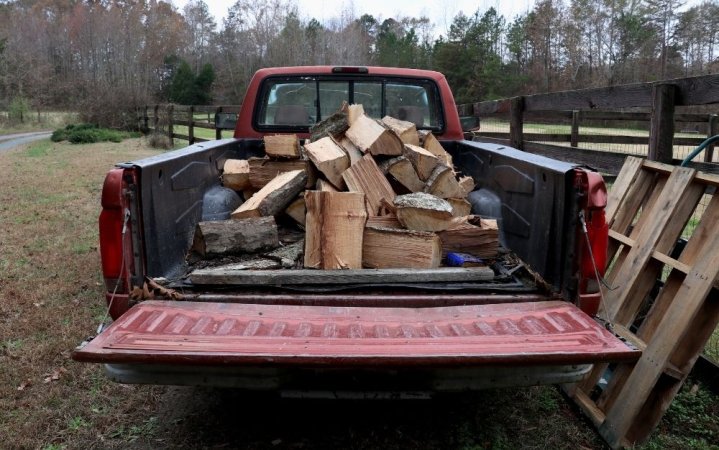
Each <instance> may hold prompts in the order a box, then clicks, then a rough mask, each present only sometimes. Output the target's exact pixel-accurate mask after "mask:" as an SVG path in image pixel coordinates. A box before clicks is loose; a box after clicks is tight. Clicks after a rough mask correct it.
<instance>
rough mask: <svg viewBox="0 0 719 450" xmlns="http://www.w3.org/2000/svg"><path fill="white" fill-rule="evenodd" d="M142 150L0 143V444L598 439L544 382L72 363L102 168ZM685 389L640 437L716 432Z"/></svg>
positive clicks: (718, 418) (91, 319) (516, 444)
mask: <svg viewBox="0 0 719 450" xmlns="http://www.w3.org/2000/svg"><path fill="white" fill-rule="evenodd" d="M155 153H157V151H155V150H151V149H149V147H147V146H146V145H144V144H142V143H141V141H140V140H137V139H135V140H129V141H125V142H124V143H122V144H110V143H103V144H91V145H79V146H78V145H69V144H63V143H60V144H53V143H50V142H49V141H43V142H40V143H37V144H33V145H31V146H29V147H25V148H23V149H20V150H19V151H13V152H9V153H4V154H2V155H0V180H2V182H1V183H0V346H1V347H0V436H1V437H3V441H2V442H1V443H0V448H28V449H47V450H50V449H62V448H67V449H75V448H128V447H129V448H345V447H347V448H378V447H379V448H390V449H394V448H408V447H409V448H464V449H482V448H557V449H575V448H602V444H601V440H600V439H599V438H598V436H597V434H596V433H595V432H594V431H593V429H592V427H591V425H590V424H589V423H588V422H587V421H586V420H584V419H582V418H580V417H579V416H578V415H577V414H576V410H575V408H574V407H572V406H571V405H570V403H568V402H566V401H565V400H564V399H563V398H562V396H561V395H560V394H559V392H558V390H557V389H556V388H554V387H537V388H528V389H510V390H492V391H485V392H481V393H478V394H476V395H462V396H459V397H457V396H455V397H450V398H446V399H444V400H438V401H422V402H417V401H394V402H378V401H370V402H339V401H329V402H327V401H326V402H318V401H307V400H277V399H269V398H267V397H266V396H264V397H263V396H248V395H245V394H242V393H240V392H238V391H228V390H214V389H194V388H165V387H148V386H126V385H118V384H114V383H111V382H108V381H107V380H106V379H105V378H104V376H103V374H102V371H101V368H100V367H98V366H97V365H89V364H80V363H75V362H73V361H72V360H70V357H69V356H70V352H71V351H72V349H73V348H74V347H75V346H76V345H77V344H78V343H79V342H80V341H82V340H83V339H84V338H86V337H87V336H90V335H92V334H93V333H94V332H95V328H96V326H97V324H98V321H99V320H100V318H101V317H102V315H103V314H104V300H103V288H102V286H101V285H100V282H101V278H100V273H99V262H98V257H97V252H96V246H97V244H96V242H97V231H96V221H97V215H98V213H99V203H100V202H99V197H100V188H101V184H102V180H103V178H104V174H105V172H106V171H107V170H108V169H110V168H111V167H112V165H113V163H114V162H116V161H124V160H130V159H136V158H140V157H143V156H146V155H151V154H155ZM53 375H56V376H57V379H56V380H53V379H52V378H53ZM46 380H47V381H46ZM20 388H22V389H20ZM687 391H689V390H688V389H685V390H684V391H683V392H684V394H683V395H684V398H686V399H687V400H686V401H683V402H682V403H679V404H678V406H677V407H674V406H673V407H672V410H673V411H674V413H673V415H672V414H671V413H670V420H669V421H665V422H664V424H663V425H662V432H661V433H659V434H658V436H657V437H656V438H655V439H653V440H652V444H650V448H663V447H667V448H686V447H687V445H689V446H694V447H697V446H698V447H704V448H709V447H710V444H711V443H712V442H717V441H719V431H716V423H718V422H719V401H718V400H717V398H716V397H713V396H711V395H710V394H707V392H706V391H705V390H703V389H702V390H700V391H698V393H694V394H691V392H687ZM697 395H699V396H700V397H697ZM697 398H700V399H701V404H700V405H698V406H697V404H696V402H697ZM700 407H701V408H702V409H701V410H699V408H700ZM689 421H691V423H692V426H691V427H689V428H687V427H684V425H685V424H686V423H688V422H689ZM712 424H714V425H712ZM702 430H703V431H702Z"/></svg>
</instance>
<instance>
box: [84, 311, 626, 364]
mask: <svg viewBox="0 0 719 450" xmlns="http://www.w3.org/2000/svg"><path fill="white" fill-rule="evenodd" d="M638 356H639V352H637V351H636V350H633V349H630V348H629V347H627V346H626V345H625V344H624V343H622V342H621V341H619V340H618V339H617V338H615V337H614V336H613V335H612V334H611V333H609V332H608V331H607V330H605V329H604V328H602V327H601V326H599V325H598V324H597V323H596V322H594V321H593V320H592V319H591V318H590V317H588V316H587V315H586V314H584V313H583V312H581V311H580V310H579V309H578V308H576V307H575V306H574V305H571V304H569V303H565V302H559V301H548V302H533V303H517V304H499V305H472V306H451V307H438V308H366V307H325V306H287V305H246V304H228V303H192V302H160V301H148V302H144V303H141V304H139V305H137V306H135V307H134V308H132V309H131V310H130V311H129V312H128V313H126V314H125V315H124V316H122V317H121V318H120V319H119V320H118V321H117V322H115V323H114V324H113V325H112V326H110V327H109V328H108V329H107V330H106V331H104V332H103V333H101V334H100V335H99V336H98V337H96V338H95V339H94V340H93V341H91V342H90V343H89V344H87V345H86V346H85V347H83V348H82V349H79V350H77V351H76V352H75V354H74V358H75V359H77V360H81V361H91V362H105V363H177V364H237V365H267V364H279V365H291V364H309V365H336V364H342V365H376V364H383V365H437V364H442V365H447V364H449V365H455V364H462V365H479V364H533V363H537V364H539V363H542V364H547V363H562V364H570V363H576V364H581V363H590V362H599V361H626V360H635V359H637V357H638Z"/></svg>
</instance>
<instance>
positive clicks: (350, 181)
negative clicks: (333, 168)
mask: <svg viewBox="0 0 719 450" xmlns="http://www.w3.org/2000/svg"><path fill="white" fill-rule="evenodd" d="M342 178H344V180H345V183H347V188H348V189H349V190H350V191H352V192H361V193H363V194H365V200H366V202H367V212H368V213H369V215H370V216H376V215H378V214H379V210H380V207H381V206H382V199H385V200H386V201H388V202H392V201H393V200H394V198H395V197H396V196H397V194H395V192H394V190H393V189H392V186H390V184H389V181H387V178H385V176H384V175H383V174H382V171H381V170H380V169H379V167H377V163H376V162H375V161H374V159H373V158H372V156H371V155H365V156H364V157H363V158H362V160H361V161H359V162H357V163H355V164H354V165H353V166H351V167H350V168H349V169H347V170H345V172H344V173H343V174H342Z"/></svg>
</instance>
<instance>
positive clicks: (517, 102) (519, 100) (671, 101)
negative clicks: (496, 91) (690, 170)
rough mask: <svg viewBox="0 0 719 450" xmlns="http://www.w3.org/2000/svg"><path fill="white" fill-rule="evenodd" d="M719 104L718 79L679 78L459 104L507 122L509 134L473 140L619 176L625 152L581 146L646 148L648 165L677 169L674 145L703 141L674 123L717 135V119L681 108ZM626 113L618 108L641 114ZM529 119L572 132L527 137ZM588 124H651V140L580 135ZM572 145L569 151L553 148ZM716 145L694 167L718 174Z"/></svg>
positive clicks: (471, 113)
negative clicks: (677, 134)
mask: <svg viewBox="0 0 719 450" xmlns="http://www.w3.org/2000/svg"><path fill="white" fill-rule="evenodd" d="M712 104H719V75H706V76H701V77H692V78H681V79H677V80H669V81H664V82H658V83H638V84H629V85H623V86H613V87H608V88H596V89H582V90H576V91H564V92H555V93H548V94H537V95H528V96H519V97H513V98H506V99H501V100H493V101H485V102H478V103H469V104H461V105H458V106H457V109H458V111H459V113H460V115H461V116H477V117H479V118H480V119H487V118H492V117H496V118H503V119H506V120H507V121H508V122H509V132H508V133H492V132H485V131H482V130H481V129H480V131H479V132H478V133H476V134H475V136H474V137H475V139H477V140H482V141H486V142H496V143H501V144H505V145H510V146H512V147H515V148H519V149H523V150H525V151H529V152H533V153H540V154H544V155H546V156H550V157H553V158H557V159H563V160H568V161H576V162H583V163H586V164H588V165H591V166H594V167H597V168H599V169H601V170H603V171H604V172H607V173H612V174H616V173H618V171H619V169H620V168H621V165H622V162H623V161H624V159H625V158H626V157H627V156H628V154H627V153H621V152H606V151H598V150H592V149H588V148H583V147H582V146H581V143H602V144H640V145H646V148H647V152H646V155H645V156H646V157H647V158H648V159H650V160H654V161H659V162H664V163H669V164H676V163H678V162H679V161H677V160H675V158H674V151H673V147H674V146H675V145H684V146H698V145H699V144H700V143H701V142H702V141H703V140H704V138H703V137H696V138H694V137H674V134H675V123H682V122H691V123H706V131H707V133H706V134H707V136H713V135H716V134H719V121H718V120H717V115H716V114H677V107H685V106H695V105H712ZM638 108H642V109H644V110H645V111H642V112H624V111H619V110H620V109H638ZM529 120H539V121H541V122H543V123H552V122H554V123H568V124H570V130H571V131H570V132H569V133H566V134H557V133H547V134H544V133H525V132H524V124H525V122H527V121H529ZM588 121H625V122H626V121H632V122H642V121H643V122H648V123H649V124H650V127H649V128H650V131H649V136H648V137H642V136H623V135H619V134H617V135H586V134H584V135H582V134H580V127H581V126H582V123H586V122H588ZM555 142H562V143H569V147H567V146H560V145H554V144H552V143H555ZM713 158H714V148H713V146H712V147H710V148H708V149H707V150H706V151H705V154H704V156H703V161H704V163H693V164H692V166H693V167H696V168H698V169H700V170H704V171H708V172H717V171H718V169H717V165H715V164H711V162H712V161H713Z"/></svg>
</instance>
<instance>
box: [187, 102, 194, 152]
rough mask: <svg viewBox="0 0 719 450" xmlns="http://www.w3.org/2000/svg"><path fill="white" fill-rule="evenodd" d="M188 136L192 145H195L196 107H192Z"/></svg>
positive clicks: (188, 122) (188, 123)
mask: <svg viewBox="0 0 719 450" xmlns="http://www.w3.org/2000/svg"><path fill="white" fill-rule="evenodd" d="M187 135H188V139H189V141H190V145H192V144H194V143H195V106H194V105H190V119H189V120H188V121H187Z"/></svg>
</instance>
